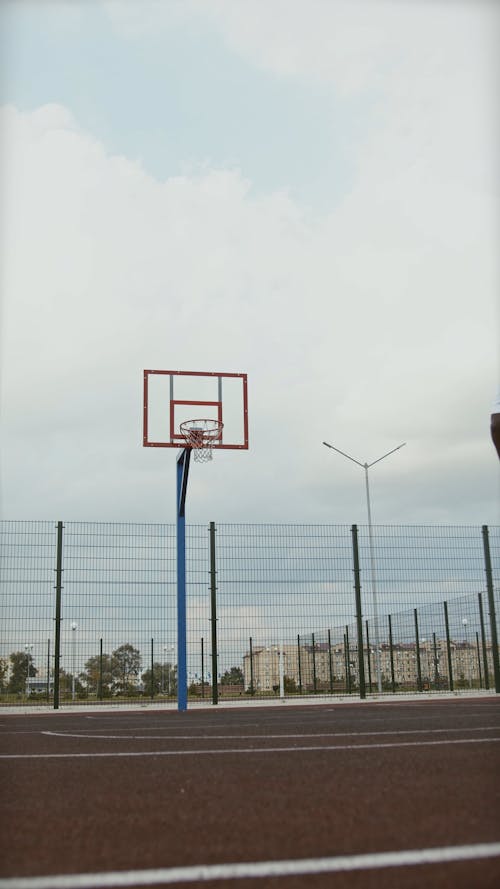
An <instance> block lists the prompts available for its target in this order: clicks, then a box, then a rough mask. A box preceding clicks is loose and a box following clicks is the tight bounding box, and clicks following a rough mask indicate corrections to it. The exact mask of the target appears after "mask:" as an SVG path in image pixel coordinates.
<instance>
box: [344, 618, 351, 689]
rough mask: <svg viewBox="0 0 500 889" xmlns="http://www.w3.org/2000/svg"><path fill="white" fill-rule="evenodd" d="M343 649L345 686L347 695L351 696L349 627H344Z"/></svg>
mask: <svg viewBox="0 0 500 889" xmlns="http://www.w3.org/2000/svg"><path fill="white" fill-rule="evenodd" d="M344 649H345V670H346V673H345V676H346V685H347V694H348V695H350V694H351V651H350V648H349V627H348V626H347V625H346V628H345V633H344Z"/></svg>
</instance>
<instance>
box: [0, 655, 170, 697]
mask: <svg viewBox="0 0 500 889" xmlns="http://www.w3.org/2000/svg"><path fill="white" fill-rule="evenodd" d="M141 664H142V657H141V653H140V651H139V650H138V649H137V648H134V646H133V645H131V644H130V643H126V644H125V645H120V646H119V647H118V648H116V649H115V650H114V651H112V652H111V654H108V653H104V652H103V653H102V654H97V655H93V656H92V657H90V658H89V659H88V660H87V661H86V662H85V666H84V669H83V670H82V672H81V673H78V674H75V675H74V676H73V674H72V673H70V672H68V671H67V670H64V669H63V668H62V667H61V668H60V669H59V688H60V691H61V693H62V694H63V695H65V694H69V693H70V692H71V691H72V688H73V685H74V689H75V694H76V696H77V697H79V698H85V697H89V696H96V697H103V698H109V697H115V696H117V695H119V696H125V697H130V696H132V695H134V696H135V695H137V694H139V693H144V694H148V695H155V694H169V695H176V694H177V665H176V664H172V663H169V662H165V663H158V662H153V664H152V666H150V667H149V668H148V669H147V670H144V671H142V670H141ZM38 672H39V671H38V669H37V668H36V667H35V664H34V662H33V656H32V654H31V653H30V652H26V651H13V652H12V653H11V654H10V655H9V657H8V658H0V693H2V694H8V695H19V694H24V693H26V692H27V691H28V688H29V680H31V679H35V678H36V677H37V676H38Z"/></svg>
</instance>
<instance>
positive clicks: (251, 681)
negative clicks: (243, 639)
mask: <svg viewBox="0 0 500 889" xmlns="http://www.w3.org/2000/svg"><path fill="white" fill-rule="evenodd" d="M249 642H250V645H249V652H250V694H251V695H254V694H255V684H254V678H253V642H252V637H251V636H250V639H249Z"/></svg>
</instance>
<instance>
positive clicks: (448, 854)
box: [0, 843, 500, 889]
mask: <svg viewBox="0 0 500 889" xmlns="http://www.w3.org/2000/svg"><path fill="white" fill-rule="evenodd" d="M499 855H500V843H478V844H477V845H469V846H443V847H441V848H439V847H438V848H434V849H408V850H406V849H405V850H402V851H400V852H374V853H371V854H369V855H339V856H336V857H330V858H303V859H295V860H293V859H292V860H285V861H249V862H236V863H234V864H195V865H192V866H188V867H162V868H155V869H151V870H135V871H110V872H108V873H106V872H104V873H95V874H57V875H51V876H48V877H7V878H0V889H104V887H111V886H154V885H158V884H159V883H163V884H165V883H168V884H172V883H194V882H208V881H209V880H238V879H249V878H250V877H295V876H298V875H300V874H321V873H323V874H325V873H334V872H339V871H343V872H346V871H356V870H373V869H375V868H385V867H409V866H410V867H411V866H412V865H422V864H427V865H428V864H448V863H451V862H454V861H474V860H476V861H477V860H479V859H485V858H497V857H498V856H499Z"/></svg>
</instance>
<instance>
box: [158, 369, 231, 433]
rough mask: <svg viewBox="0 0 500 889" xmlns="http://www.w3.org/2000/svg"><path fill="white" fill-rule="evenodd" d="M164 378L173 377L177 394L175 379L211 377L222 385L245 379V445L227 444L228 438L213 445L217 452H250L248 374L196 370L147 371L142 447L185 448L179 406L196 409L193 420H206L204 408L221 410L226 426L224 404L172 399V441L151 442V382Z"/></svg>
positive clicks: (218, 417)
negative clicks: (177, 416) (177, 412)
mask: <svg viewBox="0 0 500 889" xmlns="http://www.w3.org/2000/svg"><path fill="white" fill-rule="evenodd" d="M154 374H161V375H163V376H170V378H171V381H170V385H171V391H173V379H174V377H209V378H210V377H211V378H217V379H218V380H219V381H220V385H221V384H222V381H223V380H224V379H226V378H229V379H235V378H238V379H241V382H242V390H243V393H242V394H243V442H242V443H241V444H234V443H233V444H227V443H226V442H224V436H223V437H222V440H221V441H217V442H214V443H213V448H214V449H217V450H248V380H247V374H242V373H218V372H216V371H196V370H145V371H144V400H143V436H142V443H143V447H145V448H179V447H182V446H183V444H184V443H185V442H184V436H183V435H182V434H181V433H180V432H176V431H175V408H176V405H191V406H192V407H193V419H195V418H197V417H201V416H203V414H202V410H203V407H210V408H214V407H215V408H216V409H217V419H218V421H219V422H220V423H223V422H224V418H223V400H222V399H218V400H212V401H207V400H204V399H201V400H200V401H195V400H191V399H190V400H183V399H176V398H172V397H171V398H170V400H169V402H168V404H167V405H166V410H168V412H169V425H170V441H150V439H149V422H148V408H149V378H150V376H151V375H154Z"/></svg>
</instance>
